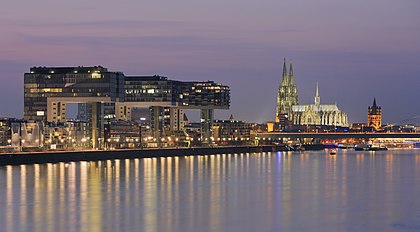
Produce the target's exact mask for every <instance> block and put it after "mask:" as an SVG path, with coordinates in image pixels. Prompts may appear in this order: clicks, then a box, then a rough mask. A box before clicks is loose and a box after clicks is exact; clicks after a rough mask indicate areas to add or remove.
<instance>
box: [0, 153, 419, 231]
mask: <svg viewBox="0 0 420 232" xmlns="http://www.w3.org/2000/svg"><path fill="white" fill-rule="evenodd" d="M0 187H1V188H0V197H1V201H0V230H1V231H42V232H44V231H45V232H48V231H145V232H161V231H163V232H165V231H179V232H181V231H182V232H185V231H191V232H195V231H197V232H206V231H237V232H244V231H252V232H253V231H259V232H263V231H420V150H393V151H377V152H356V151H339V152H338V153H337V155H336V156H331V155H329V153H328V152H327V151H313V152H312V151H306V152H300V153H299V152H293V153H292V152H277V153H253V154H219V155H209V156H195V157H194V156H186V157H169V158H146V159H132V160H110V161H96V162H73V163H58V164H38V165H37V164H36V165H20V166H4V167H0Z"/></svg>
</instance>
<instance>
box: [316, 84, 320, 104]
mask: <svg viewBox="0 0 420 232" xmlns="http://www.w3.org/2000/svg"><path fill="white" fill-rule="evenodd" d="M315 105H317V106H319V105H321V97H320V96H319V91H318V82H317V83H316V90H315Z"/></svg>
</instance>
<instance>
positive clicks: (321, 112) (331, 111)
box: [291, 84, 348, 127]
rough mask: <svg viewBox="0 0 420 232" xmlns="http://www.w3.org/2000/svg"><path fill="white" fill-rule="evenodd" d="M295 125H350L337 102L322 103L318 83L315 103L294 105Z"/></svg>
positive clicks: (293, 116)
mask: <svg viewBox="0 0 420 232" xmlns="http://www.w3.org/2000/svg"><path fill="white" fill-rule="evenodd" d="M291 118H292V120H293V124H294V125H322V126H342V127H346V126H348V122H347V114H346V113H344V112H342V111H341V110H340V109H339V108H338V107H337V105H336V104H321V97H320V96H319V91H318V84H317V85H316V93H315V103H314V104H309V105H295V106H293V107H292V117H291Z"/></svg>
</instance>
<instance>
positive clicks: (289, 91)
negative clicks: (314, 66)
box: [276, 59, 298, 126]
mask: <svg viewBox="0 0 420 232" xmlns="http://www.w3.org/2000/svg"><path fill="white" fill-rule="evenodd" d="M297 104H298V92H297V87H296V83H295V78H294V74H293V66H292V64H291V63H290V70H289V74H288V73H287V69H286V59H285V60H284V63H283V76H282V81H281V83H280V86H279V90H278V93H277V107H276V122H279V123H280V124H281V125H283V126H285V125H288V124H290V122H291V120H290V116H291V115H292V106H294V105H297Z"/></svg>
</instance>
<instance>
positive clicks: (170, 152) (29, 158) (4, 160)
mask: <svg viewBox="0 0 420 232" xmlns="http://www.w3.org/2000/svg"><path fill="white" fill-rule="evenodd" d="M305 149H306V150H320V149H323V145H307V146H306V147H305ZM289 150H290V147H288V146H285V145H279V146H268V145H266V146H231V147H197V148H161V149H141V150H140V149H139V150H112V151H77V152H74V151H72V152H70V151H69V152H67V151H65V152H37V153H9V154H1V155H0V166H5V165H21V164H43V163H59V162H77V161H98V160H114V159H135V158H153V157H176V156H189V155H212V154H232V153H254V152H277V151H289Z"/></svg>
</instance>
